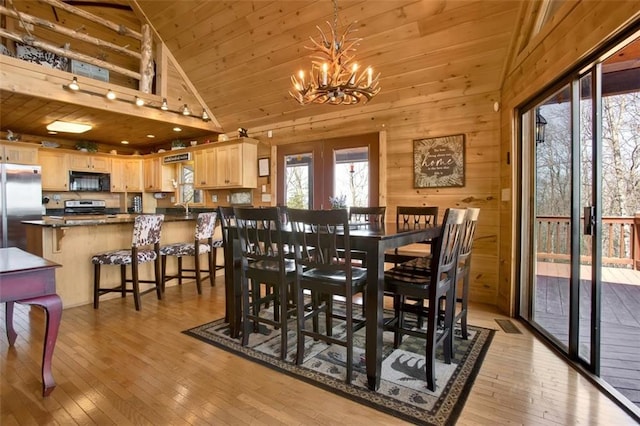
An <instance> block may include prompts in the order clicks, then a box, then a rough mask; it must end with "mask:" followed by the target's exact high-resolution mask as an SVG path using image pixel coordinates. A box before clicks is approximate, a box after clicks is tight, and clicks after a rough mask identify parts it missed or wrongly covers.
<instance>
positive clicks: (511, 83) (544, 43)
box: [496, 0, 640, 315]
mask: <svg viewBox="0 0 640 426" xmlns="http://www.w3.org/2000/svg"><path fill="white" fill-rule="evenodd" d="M639 20H640V3H638V1H637V0H631V1H587V0H583V1H579V2H569V3H567V4H565V5H564V6H563V7H562V8H560V10H558V12H557V13H556V15H555V16H554V18H553V20H552V21H551V22H550V23H549V24H548V25H547V26H546V27H544V28H543V31H542V32H540V33H539V34H538V35H537V36H535V37H533V38H532V40H531V41H530V42H529V43H528V45H527V46H526V48H525V49H524V50H523V51H522V52H521V53H520V55H519V56H518V57H517V58H516V61H515V65H514V67H513V68H512V69H511V70H509V72H508V74H507V78H506V80H505V83H504V85H503V90H502V100H501V103H502V110H501V111H502V112H501V117H500V122H501V129H500V135H501V136H500V141H501V142H500V155H501V157H502V158H505V157H506V155H507V153H512V154H513V155H516V154H517V153H518V148H517V135H516V123H517V118H518V117H517V108H518V106H519V105H521V104H522V103H524V102H525V101H527V100H528V99H530V98H531V97H533V96H534V95H535V94H536V93H539V92H540V91H541V90H542V88H543V87H545V86H547V85H549V84H550V83H551V82H553V81H554V80H555V79H557V78H558V77H559V76H560V75H562V74H564V73H566V72H567V71H568V70H570V69H571V68H573V67H574V66H576V64H577V63H579V62H580V61H581V60H583V58H585V57H586V56H587V55H589V54H590V53H591V52H593V51H594V50H595V49H597V48H598V47H600V46H602V45H604V44H605V43H606V41H607V40H608V39H609V38H611V37H612V36H613V35H615V34H616V33H618V32H620V31H621V30H622V29H624V28H625V27H628V26H630V25H631V23H632V22H634V21H635V25H636V28H637V27H638V21H639ZM514 160H515V158H514ZM516 164H517V161H512V162H511V164H510V165H508V164H506V163H505V162H504V161H502V162H500V186H501V187H504V188H512V197H511V200H513V199H514V198H515V199H517V198H518V197H519V196H520V189H519V188H518V187H517V182H516V178H517V173H518V171H517V169H516ZM499 208H500V212H499V220H500V230H499V233H500V236H501V238H500V247H499V250H500V258H499V259H498V263H499V266H500V279H499V287H498V289H497V290H498V294H497V301H496V302H497V305H498V308H499V309H500V310H501V311H503V312H507V313H510V314H511V315H514V314H515V302H516V300H515V299H516V284H517V282H518V281H519V280H517V279H516V274H517V271H516V269H515V268H516V249H517V244H515V238H516V236H517V234H516V232H515V227H516V226H517V220H516V218H517V217H518V212H517V211H516V205H515V204H514V203H513V202H512V201H508V202H501V203H499Z"/></svg>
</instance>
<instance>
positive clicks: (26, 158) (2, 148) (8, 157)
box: [0, 141, 39, 165]
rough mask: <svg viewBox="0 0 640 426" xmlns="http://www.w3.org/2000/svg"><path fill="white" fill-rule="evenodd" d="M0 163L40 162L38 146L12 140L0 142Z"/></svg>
mask: <svg viewBox="0 0 640 426" xmlns="http://www.w3.org/2000/svg"><path fill="white" fill-rule="evenodd" d="M0 163H10V164H29V165H36V164H39V163H38V146H37V145H34V144H30V143H20V142H12V141H7V142H0Z"/></svg>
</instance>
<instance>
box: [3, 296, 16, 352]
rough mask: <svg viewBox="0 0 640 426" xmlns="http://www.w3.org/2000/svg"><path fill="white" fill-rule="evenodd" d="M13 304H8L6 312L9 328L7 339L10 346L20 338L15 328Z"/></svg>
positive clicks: (6, 321) (6, 322)
mask: <svg viewBox="0 0 640 426" xmlns="http://www.w3.org/2000/svg"><path fill="white" fill-rule="evenodd" d="M13 303H14V302H7V308H6V310H5V318H4V320H5V324H6V327H7V339H8V340H9V346H13V344H14V343H15V342H16V338H17V337H18V333H16V331H15V330H14V328H13Z"/></svg>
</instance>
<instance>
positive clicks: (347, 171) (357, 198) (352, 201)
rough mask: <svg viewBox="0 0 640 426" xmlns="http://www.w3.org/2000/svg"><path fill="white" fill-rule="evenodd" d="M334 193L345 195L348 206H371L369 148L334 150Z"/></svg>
mask: <svg viewBox="0 0 640 426" xmlns="http://www.w3.org/2000/svg"><path fill="white" fill-rule="evenodd" d="M333 167H334V169H333V170H334V172H333V194H334V197H344V198H345V201H346V205H347V207H351V206H358V207H368V206H369V148H368V147H366V146H364V147H358V148H348V149H338V150H335V151H334V165H333Z"/></svg>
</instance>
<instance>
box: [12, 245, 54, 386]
mask: <svg viewBox="0 0 640 426" xmlns="http://www.w3.org/2000/svg"><path fill="white" fill-rule="evenodd" d="M60 266H61V265H59V264H57V263H55V262H51V261H49V260H46V259H44V258H42V257H40V256H36V255H34V254H31V253H28V252H26V251H24V250H22V249H19V248H17V247H7V248H0V302H4V303H6V311H5V315H6V317H5V321H6V330H7V339H8V340H9V346H13V345H14V343H15V341H16V339H17V337H18V334H17V333H16V331H15V329H14V327H13V308H14V304H15V303H20V304H25V305H34V306H39V307H42V308H43V309H44V311H45V313H46V326H45V336H44V345H43V349H42V395H43V396H49V395H50V394H51V392H52V391H53V389H54V388H55V387H56V383H55V380H54V379H53V374H52V373H51V361H52V358H53V349H54V347H55V345H56V339H57V337H58V329H59V327H60V319H61V317H62V299H60V296H58V295H57V294H56V275H55V268H58V267H60Z"/></svg>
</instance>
